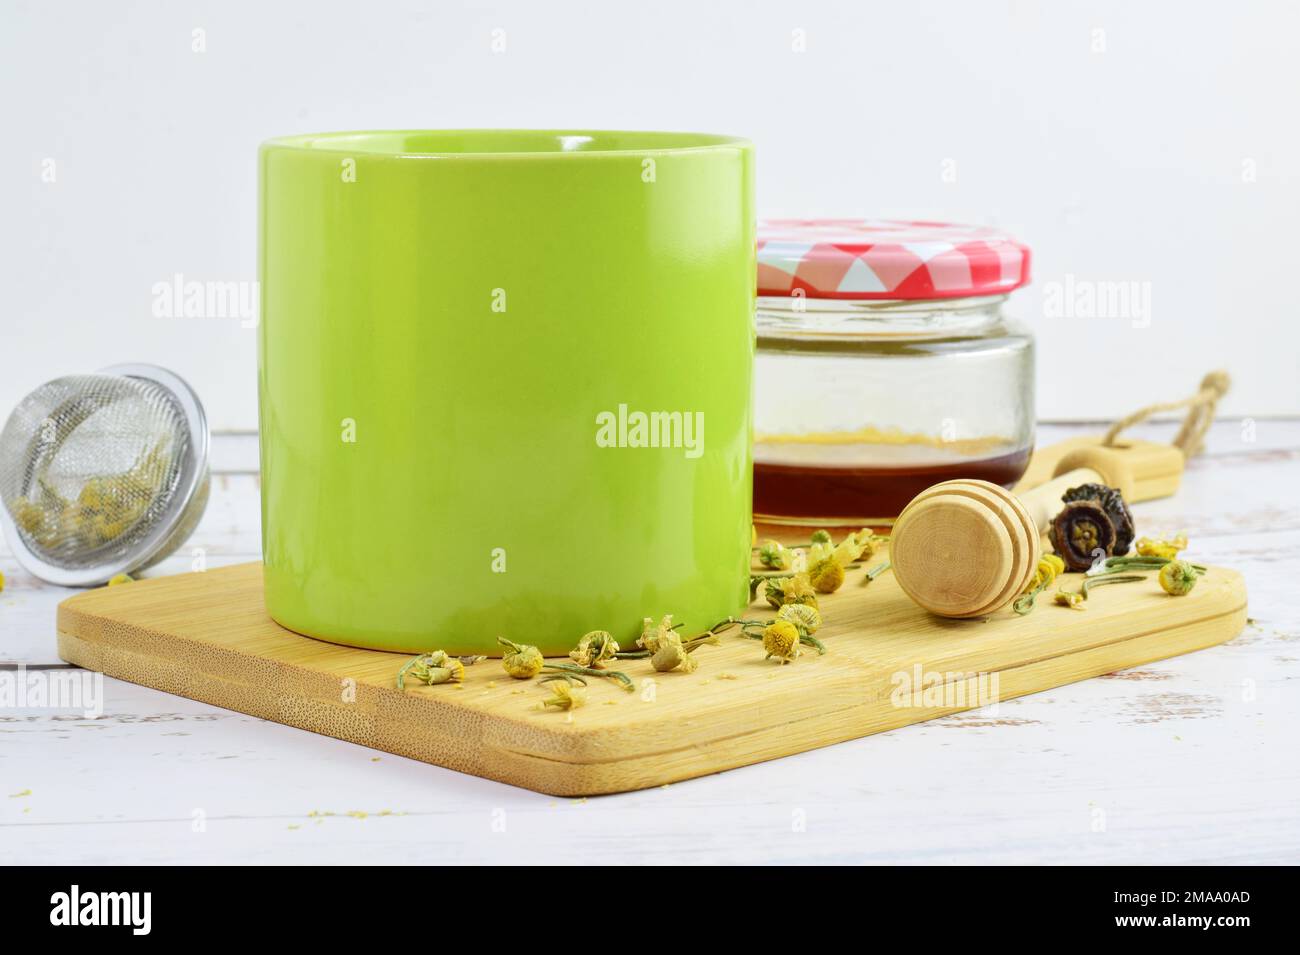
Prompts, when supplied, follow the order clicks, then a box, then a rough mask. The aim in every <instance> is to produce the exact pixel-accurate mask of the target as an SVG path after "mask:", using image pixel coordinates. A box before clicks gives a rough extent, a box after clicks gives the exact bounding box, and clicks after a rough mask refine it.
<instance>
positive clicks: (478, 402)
mask: <svg viewBox="0 0 1300 955" xmlns="http://www.w3.org/2000/svg"><path fill="white" fill-rule="evenodd" d="M260 260H261V262H260V266H261V267H260V273H261V295H262V299H261V301H262V311H261V329H260V336H261V341H260V345H261V347H260V356H259V388H260V418H261V457H262V528H263V555H264V561H265V581H266V605H267V609H268V610H269V611H270V614H271V616H272V617H273V618H274V619H275V620H276V621H278V622H279V623H280V624H281V625H283V626H285V627H288V628H289V629H291V630H295V631H298V632H299V633H304V634H308V635H310V636H313V637H318V638H321V639H323V640H329V641H333V642H336V643H344V644H350V645H353V646H359V647H370V648H375V649H381V650H395V651H405V652H420V651H425V650H434V649H441V650H446V651H448V652H450V653H455V654H469V653H487V654H496V655H499V654H500V652H501V647H500V646H499V645H498V643H497V637H498V636H505V637H508V638H509V639H511V640H514V641H516V642H520V643H530V644H534V645H536V646H539V647H540V648H541V649H542V651H543V652H544V653H546V654H548V655H556V654H564V653H565V652H567V651H568V650H569V649H571V648H572V647H573V646H574V645H575V644H576V643H577V642H578V639H579V638H580V637H581V636H582V635H583V634H584V633H586V632H587V631H590V630H607V631H609V632H611V633H612V634H614V636H615V638H616V639H617V640H618V641H619V642H620V643H621V644H624V645H630V644H631V643H633V641H634V640H635V638H636V636H637V635H638V634H639V633H640V630H641V622H642V619H643V618H645V617H653V618H658V617H660V616H662V615H663V614H668V613H671V614H674V615H675V620H676V621H678V622H682V623H684V624H685V627H684V630H683V632H688V633H694V632H698V631H701V630H703V629H705V628H707V627H709V626H711V625H712V624H714V623H716V622H718V621H719V620H722V619H724V618H725V617H727V616H728V615H729V614H734V613H737V612H738V611H739V610H740V609H741V608H742V607H743V606H744V605H745V604H746V602H747V599H748V590H747V588H748V572H749V547H750V483H751V478H750V457H751V423H750V397H751V394H750V389H751V368H752V362H753V349H754V338H753V335H754V333H753V318H752V316H753V304H754V207H753V147H752V146H751V145H750V144H749V143H748V142H746V141H744V140H739V139H733V138H729V137H723V136H710V135H699V134H678V133H637V132H540V131H536V132H534V131H438V132H430V131H410V132H364V133H331V134H325V135H314V136H294V137H287V138H283V139H275V140H271V141H270V142H267V143H265V144H264V145H263V146H262V149H261V250H260Z"/></svg>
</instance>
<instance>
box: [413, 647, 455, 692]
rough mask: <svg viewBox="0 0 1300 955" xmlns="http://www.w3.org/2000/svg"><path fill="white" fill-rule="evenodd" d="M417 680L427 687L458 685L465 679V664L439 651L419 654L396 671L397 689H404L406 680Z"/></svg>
mask: <svg viewBox="0 0 1300 955" xmlns="http://www.w3.org/2000/svg"><path fill="white" fill-rule="evenodd" d="M407 676H410V677H411V679H413V680H419V681H420V682H421V683H426V684H428V685H429V686H434V685H435V684H438V683H460V682H461V681H462V680H464V679H465V664H463V663H461V662H460V659H459V658H458V657H453V656H448V655H447V654H446V653H444V652H443V651H441V650H434V651H432V652H430V653H421V654H420V655H419V656H417V657H415V658H414V659H412V660H410V661H408V662H407V664H406V665H405V666H403V667H402V668H401V669H400V670H398V671H397V688H398V689H399V690H404V689H406V678H407Z"/></svg>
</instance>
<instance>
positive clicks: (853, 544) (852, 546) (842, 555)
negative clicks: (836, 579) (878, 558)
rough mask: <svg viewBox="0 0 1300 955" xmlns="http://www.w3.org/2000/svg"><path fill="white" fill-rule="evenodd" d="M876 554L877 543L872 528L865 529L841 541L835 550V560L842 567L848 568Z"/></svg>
mask: <svg viewBox="0 0 1300 955" xmlns="http://www.w3.org/2000/svg"><path fill="white" fill-rule="evenodd" d="M875 552H876V542H875V539H874V535H872V533H871V528H869V527H864V528H862V530H860V531H854V532H853V533H852V534H850V535H849V536H848V537H846V538H844V540H842V541H840V546H838V547H836V548H835V559H836V560H837V561H839V563H840V566H841V567H848V565H849V564H852V563H855V562H857V561H859V560H863V559H865V558H867V557H870V556H872V555H873V554H874V553H875Z"/></svg>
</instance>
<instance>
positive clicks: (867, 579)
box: [862, 560, 893, 587]
mask: <svg viewBox="0 0 1300 955" xmlns="http://www.w3.org/2000/svg"><path fill="white" fill-rule="evenodd" d="M892 566H893V564H891V563H890V562H889V561H887V560H886V561H882V562H881V563H879V564H877V565H876V566H875V567H872V568H870V569H869V570H868V571H867V572H866V573H865V574H863V575H862V586H864V587H865V586H866V585H867V584H869V583H871V582H872V581H873V580H875V579H876V578H877V577H879V576H880V575H881V574H883V573H884V572H885V571H887V570H889V568H890V567H892Z"/></svg>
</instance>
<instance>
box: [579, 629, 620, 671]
mask: <svg viewBox="0 0 1300 955" xmlns="http://www.w3.org/2000/svg"><path fill="white" fill-rule="evenodd" d="M616 653H618V642H617V641H616V640H615V639H614V637H613V636H612V635H611V634H609V633H607V632H606V631H604V630H592V631H591V632H590V633H586V634H583V636H582V639H581V640H579V641H578V645H577V646H576V647H574V648H573V649H572V650H570V651H569V658H570V659H572V660H573V662H574V663H576V664H578V666H583V667H592V668H593V669H600V666H601V664H603V663H606V662H608V661H609V660H612V659H614V654H616Z"/></svg>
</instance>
